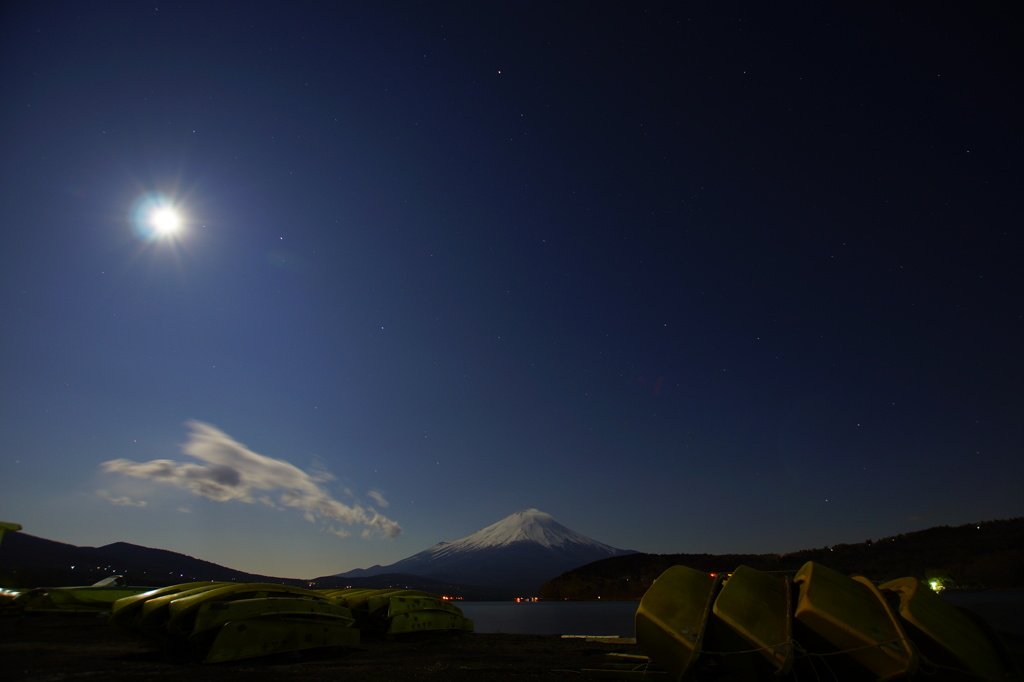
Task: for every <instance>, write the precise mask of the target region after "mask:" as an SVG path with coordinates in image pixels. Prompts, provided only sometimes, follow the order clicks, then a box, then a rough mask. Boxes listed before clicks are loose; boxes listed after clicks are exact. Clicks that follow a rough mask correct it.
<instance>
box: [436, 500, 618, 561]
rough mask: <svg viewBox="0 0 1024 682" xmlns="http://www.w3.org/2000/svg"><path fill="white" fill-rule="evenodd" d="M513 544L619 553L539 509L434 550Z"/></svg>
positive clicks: (525, 511) (513, 515)
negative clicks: (582, 547) (592, 549)
mask: <svg viewBox="0 0 1024 682" xmlns="http://www.w3.org/2000/svg"><path fill="white" fill-rule="evenodd" d="M516 542H534V543H536V544H538V545H540V546H542V547H546V548H548V549H554V548H557V547H569V546H573V545H579V546H590V547H594V548H597V549H601V550H604V551H607V552H609V554H610V555H614V554H616V553H618V552H620V551H621V550H617V549H615V548H614V547H611V546H609V545H606V544H604V543H603V542H598V541H597V540H591V539H590V538H588V537H587V536H585V535H581V534H579V533H577V532H576V531H574V530H570V529H568V528H566V527H565V526H563V525H562V524H560V523H559V522H558V521H555V520H554V519H553V518H552V517H551V515H550V514H545V513H544V512H542V511H540V510H539V509H524V510H523V511H518V512H516V513H515V514H512V515H510V516H506V517H505V518H503V519H502V520H501V521H498V522H497V523H494V524H491V525H490V526H487V527H486V528H484V529H482V530H478V531H477V532H475V533H473V534H472V535H469V536H467V537H464V538H462V539H461V540H456V541H455V542H447V543H441V544H443V545H446V547H444V548H443V549H442V548H440V546H438V547H436V548H435V549H437V550H438V551H445V552H450V551H464V550H468V549H484V548H486V547H503V546H506V545H511V544H514V543H516Z"/></svg>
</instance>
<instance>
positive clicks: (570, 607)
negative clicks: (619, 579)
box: [458, 592, 1024, 637]
mask: <svg viewBox="0 0 1024 682" xmlns="http://www.w3.org/2000/svg"><path fill="white" fill-rule="evenodd" d="M943 596H944V597H946V599H948V600H949V601H950V602H951V603H953V604H954V605H956V606H960V607H962V608H966V609H970V610H971V611H974V612H975V613H977V614H978V615H979V616H981V617H982V618H984V619H985V620H987V621H988V622H989V623H991V624H992V626H993V627H995V628H996V629H997V630H1000V631H1002V632H1012V633H1016V634H1019V635H1024V618H1021V614H1022V613H1024V592H945V593H943ZM638 605H639V602H635V601H584V602H576V601H556V602H532V603H529V602H527V603H519V604H517V603H516V602H512V601H463V602H458V606H459V608H460V609H462V612H463V613H464V614H466V616H468V617H469V618H472V619H473V624H474V626H475V627H474V629H475V630H476V631H477V632H506V633H509V634H521V635H617V636H619V637H634V636H635V633H634V630H633V615H634V614H635V613H636V607H637V606H638Z"/></svg>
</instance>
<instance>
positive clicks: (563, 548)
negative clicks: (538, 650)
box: [340, 509, 633, 591]
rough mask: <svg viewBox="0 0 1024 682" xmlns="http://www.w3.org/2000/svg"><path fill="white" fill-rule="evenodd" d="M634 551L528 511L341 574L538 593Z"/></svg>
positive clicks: (539, 513)
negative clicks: (410, 577) (569, 575)
mask: <svg viewBox="0 0 1024 682" xmlns="http://www.w3.org/2000/svg"><path fill="white" fill-rule="evenodd" d="M632 552H633V551H632V550H623V549H617V548H615V547H612V546H610V545H606V544H604V543H603V542H598V541H597V540H592V539H591V538H588V537H587V536H585V535H581V534H580V533H577V532H576V531H574V530H570V529H569V528H566V527H565V526H563V525H562V524H560V523H558V522H557V521H555V520H554V519H553V518H552V517H551V515H550V514H545V513H544V512H542V511H540V510H538V509H524V510H523V511H519V512H516V513H515V514H511V515H510V516H506V517H505V518H504V519H502V520H501V521H498V522H497V523H494V524H491V525H490V526H487V527H486V528H483V529H481V530H478V531H477V532H475V533H473V534H472V535H467V536H466V537H464V538H462V539H460V540H455V541H453V542H439V543H438V544H436V545H434V546H433V547H431V548H429V549H425V550H423V551H422V552H419V553H417V554H413V555H412V556H410V557H408V558H405V559H402V560H401V561H398V562H396V563H393V564H391V565H389V566H374V567H372V568H367V569H357V570H354V571H349V572H347V573H341V574H340V575H341V576H343V577H357V576H358V577H361V576H373V575H381V574H384V573H406V574H411V575H418V576H423V577H426V578H433V579H435V580H445V581H448V582H453V583H463V584H467V585H483V586H493V587H509V588H515V589H520V590H526V591H536V589H537V588H539V587H540V586H541V585H542V584H544V583H545V582H547V581H548V580H551V579H552V578H556V577H558V576H559V575H561V574H562V573H564V572H565V571H568V570H570V569H573V568H577V567H579V566H583V565H584V564H589V563H591V562H594V561H597V560H599V559H606V558H608V557H611V556H617V555H619V554H631V553H632Z"/></svg>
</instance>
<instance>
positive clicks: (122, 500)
mask: <svg viewBox="0 0 1024 682" xmlns="http://www.w3.org/2000/svg"><path fill="white" fill-rule="evenodd" d="M96 494H97V495H99V496H100V497H102V498H103V499H105V500H109V501H110V503H111V504H113V505H115V506H118V507H145V506H146V501H145V500H133V499H132V498H130V497H128V496H127V495H121V496H119V497H114V496H113V495H111V494H110V493H108V492H107V491H106V490H97V491H96Z"/></svg>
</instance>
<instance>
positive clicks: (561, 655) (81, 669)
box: [0, 614, 640, 682]
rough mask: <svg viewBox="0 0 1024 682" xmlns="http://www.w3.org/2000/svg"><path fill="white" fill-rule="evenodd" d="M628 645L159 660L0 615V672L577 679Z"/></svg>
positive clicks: (68, 626)
mask: <svg viewBox="0 0 1024 682" xmlns="http://www.w3.org/2000/svg"><path fill="white" fill-rule="evenodd" d="M610 652H624V653H634V654H635V653H640V652H639V651H637V650H636V647H635V646H634V645H630V644H623V643H616V644H606V643H600V642H587V641H585V640H580V639H562V638H560V637H558V636H554V635H505V634H481V633H461V634H439V635H436V636H433V635H430V634H424V635H416V636H413V637H410V638H402V639H392V640H373V639H371V640H368V641H364V642H363V643H362V644H360V645H359V646H357V647H351V648H344V649H321V650H311V651H305V652H302V653H301V654H298V655H295V656H288V655H282V656H275V657H267V658H260V659H250V660H246V661H237V662H233V663H218V664H202V663H183V662H175V661H171V660H168V659H167V657H166V656H165V655H164V654H163V653H162V652H161V651H159V650H156V649H154V648H152V647H151V646H148V645H146V644H145V643H143V642H140V641H139V640H137V639H134V638H133V637H132V636H131V635H127V634H124V633H122V632H120V631H117V630H114V629H113V628H111V627H109V626H108V625H107V623H106V619H105V618H103V617H101V616H94V615H76V616H66V615H55V616H54V615H43V614H33V615H30V616H27V617H21V616H0V680H4V681H8V680H35V681H37V682H59V681H60V680H74V681H78V680H84V681H91V680H96V681H97V682H99V681H100V680H102V681H104V682H106V681H107V680H140V679H146V680H175V681H177V680H188V681H189V682H193V681H194V682H201V681H203V680H211V681H212V680H217V681H218V682H223V681H224V680H235V679H238V680H242V679H245V680H252V681H254V682H263V681H266V680H284V679H288V680H290V681H292V682H294V681H295V680H302V682H315V681H317V680H331V681H332V682H344V681H346V680H359V681H360V682H385V681H387V682H391V681H393V680H439V681H440V680H444V681H445V682H459V681H462V680H488V681H490V680H497V681H499V682H500V681H502V680H580V679H581V678H582V677H583V675H581V671H582V670H583V669H585V668H600V667H603V666H604V665H606V663H607V662H608V657H607V656H606V654H608V653H610Z"/></svg>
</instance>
